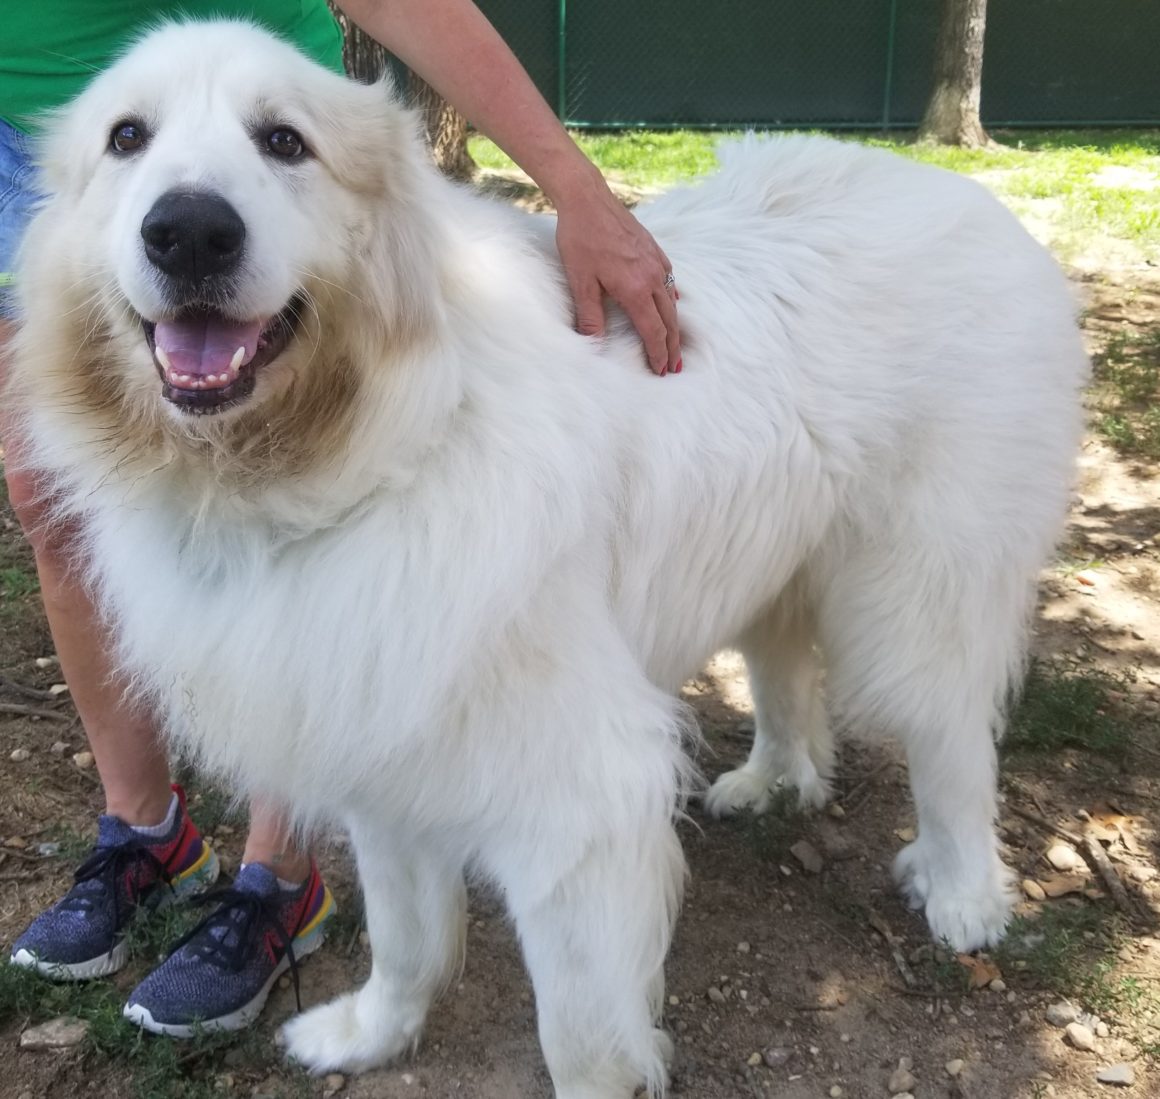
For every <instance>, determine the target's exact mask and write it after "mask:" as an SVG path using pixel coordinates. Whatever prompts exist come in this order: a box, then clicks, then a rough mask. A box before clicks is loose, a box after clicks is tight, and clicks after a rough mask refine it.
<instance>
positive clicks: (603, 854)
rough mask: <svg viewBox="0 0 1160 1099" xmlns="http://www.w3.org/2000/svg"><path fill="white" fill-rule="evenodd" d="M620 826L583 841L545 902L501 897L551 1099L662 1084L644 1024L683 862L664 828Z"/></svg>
mask: <svg viewBox="0 0 1160 1099" xmlns="http://www.w3.org/2000/svg"><path fill="white" fill-rule="evenodd" d="M568 812H575V810H574V809H571V810H570V809H569V808H568V807H567V806H564V807H561V809H560V813H561V815H563V814H566V813H568ZM630 824H631V830H630V831H626V832H621V831H618V832H617V833H616V834H608V833H605V834H603V835H600V836H598V837H595V838H593V840H592V841H591V842H590V843H589V844H587V845H586V852H585V854H584V856H583V857H582V859H581V861H580V863H579V864H578V865H576V866H575V867H573V869H572V870H570V871H569V872H568V873H567V874H565V876H564V877H563V878H561V879H559V880H558V881H556V883H555V884H554V885H553V886H552V887H551V888H550V889H549V890H548V892H547V894H546V895H540V896H538V897H533V896H529V895H527V894H525V892H524V890H523V886H522V884H521V883H516V888H515V889H512V888H508V890H507V892H508V896H509V899H510V901H511V903H512V911H513V914H514V915H515V918H516V926H517V929H518V931H519V934H520V939H521V942H522V944H523V949H524V956H525V959H526V961H527V966H528V969H529V971H530V973H531V976H532V982H533V984H534V986H535V991H536V1007H537V1012H538V1017H539V1033H540V1044H541V1047H542V1048H543V1051H544V1057H545V1060H546V1061H547V1064H548V1069H549V1071H550V1072H551V1075H552V1082H553V1084H554V1086H555V1093H556V1099H630V1097H631V1096H632V1095H634V1094H635V1092H636V1089H637V1088H638V1087H639V1086H640V1085H641V1084H645V1085H646V1086H647V1087H648V1088H649V1090H650V1094H654V1095H655V1094H657V1093H659V1092H660V1091H662V1090H663V1089H664V1086H665V1082H666V1080H667V1071H668V1070H667V1065H668V1061H669V1060H670V1059H671V1056H672V1042H671V1040H670V1039H669V1037H668V1035H666V1034H665V1033H664V1032H663V1031H662V1030H660V1029H659V1028H658V1027H657V1025H656V1024H657V1021H658V1020H659V1016H660V1012H661V1006H662V1003H663V997H664V968H663V966H664V959H665V955H666V953H667V951H668V946H669V940H670V937H671V934H672V922H673V919H674V917H675V915H676V909H677V906H678V903H679V898H680V893H681V888H682V884H683V877H684V858H683V856H682V854H681V850H680V844H679V842H678V840H677V837H676V833H675V831H674V829H673V827H672V825H671V823H670V822H669V820H668V819H665V820H664V821H659V820H644V819H640V818H638V819H637V820H636V821H631V822H630ZM508 884H509V883H506V882H505V886H507V885H508ZM525 900H526V902H527V903H525Z"/></svg>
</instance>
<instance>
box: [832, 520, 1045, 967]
mask: <svg viewBox="0 0 1160 1099" xmlns="http://www.w3.org/2000/svg"><path fill="white" fill-rule="evenodd" d="M902 559H905V560H906V561H907V568H906V569H904V570H900V569H898V568H897V561H899V560H902ZM1005 566H1006V567H1005ZM1025 575H1026V573H1025V572H1024V571H1023V570H1021V569H1018V568H1016V567H1014V566H1007V565H1006V562H1004V560H1003V558H1002V557H1001V556H1000V557H999V559H998V562H997V563H996V564H994V565H992V564H989V563H988V561H987V558H986V555H982V554H967V553H964V554H962V555H961V556H958V557H956V555H955V554H954V553H953V552H951V551H948V549H947V547H945V546H944V545H940V544H937V543H936V544H933V545H931V544H924V540H923V539H922V538H921V537H917V536H914V535H913V533H912V535H911V536H910V537H909V539H908V541H907V543H906V546H905V549H902V548H898V549H895V550H893V551H891V550H890V548H889V547H886V548H885V549H883V550H882V551H881V552H880V553H878V554H876V555H875V557H874V558H873V559H872V558H871V557H870V555H869V554H867V555H866V558H865V559H864V560H858V561H854V562H852V563H851V564H850V567H849V568H848V570H847V572H846V573H845V575H843V576H841V577H840V578H839V579H838V580H837V581H836V582H835V584H834V587H833V590H832V591H831V592H829V593H828V594H827V597H826V598H827V606H826V608H825V610H824V611H823V616H822V621H823V639H824V645H825V649H826V653H827V656H828V658H829V664H828V668H827V690H828V691H829V692H830V696H831V698H832V699H833V700H834V701H835V702H836V703H837V705H838V706H839V707H840V709H841V712H843V713H844V714H846V715H848V716H849V717H850V718H852V719H853V720H854V721H856V722H857V723H858V724H868V725H869V726H870V727H872V728H876V729H880V730H882V731H884V732H889V733H893V734H894V735H896V736H898V737H899V739H900V740H901V741H902V743H903V746H904V747H905V749H906V756H907V761H908V763H909V765H910V784H911V788H912V790H913V792H914V799H915V806H916V809H917V815H918V838H917V839H916V840H915V841H914V842H913V843H911V844H909V845H908V846H907V847H905V848H904V849H903V850H902V851H901V852H900V853H899V855H898V858H897V860H896V862H895V867H894V869H895V876H896V877H897V879H898V880H899V882H900V884H901V886H902V888H903V891H904V893H905V894H906V895H907V897H908V898H909V900H910V901H911V903H912V904H913V906H914V907H916V908H921V909H923V910H924V911H925V913H926V918H927V922H928V923H929V925H930V929H931V932H932V934H933V935H934V937H935V938H936V939H939V940H943V939H945V940H947V941H948V942H949V943H950V945H951V946H952V947H953V948H954V949H955V950H959V951H970V950H975V949H978V948H980V947H984V946H988V945H991V944H993V943H995V942H996V941H997V940H998V939H999V938H1000V937H1001V936H1002V934H1003V930H1004V928H1005V927H1006V924H1007V919H1008V916H1009V913H1010V909H1011V903H1012V895H1011V893H1012V891H1011V875H1010V872H1009V871H1008V870H1007V868H1006V867H1005V866H1004V865H1003V862H1002V860H1001V859H1000V856H999V844H998V839H997V837H996V834H995V829H994V822H995V817H996V809H997V798H996V774H997V759H996V750H995V743H994V731H995V727H996V725H997V723H998V721H999V720H1000V717H1001V714H1002V707H1003V703H1004V700H1005V695H1006V692H1007V689H1008V685H1009V683H1010V681H1011V679H1012V678H1013V676H1015V675H1016V674H1017V673H1018V670H1019V667H1020V655H1021V651H1022V637H1023V621H1024V610H1025V608H1026V606H1027V589H1028V588H1029V585H1028V584H1027V583H1026V581H1025V579H1024V577H1025Z"/></svg>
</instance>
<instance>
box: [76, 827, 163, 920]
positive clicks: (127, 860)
mask: <svg viewBox="0 0 1160 1099" xmlns="http://www.w3.org/2000/svg"><path fill="white" fill-rule="evenodd" d="M146 868H149V869H152V870H153V871H154V872H155V874H156V876H155V877H153V878H151V879H146V878H144V875H143V872H144V871H145V869H146ZM130 869H132V870H135V874H134V876H133V879H132V883H131V886H130V891H129V898H127V899H131V898H133V896H134V894H136V895H137V896H139V895H140V892H141V888H142V885H143V884H144V885H149V886H151V885H154V884H156V883H158V882H160V883H161V884H162V885H164V886H166V887H168V888H170V889H172V888H173V884H172V880H171V877H170V874H169V871H168V870H166V868H165V864H164V863H163V862H162V861H161V860H160V859H159V858H158V857H157V856H156V855H155V854H154V853H153V851H152V850H151V849H150V847H149V845H148V844H147V843H145V842H144V840H140V839H128V840H125V841H124V842H123V843H116V844H112V845H110V846H108V847H96V848H94V849H93V852H92V854H90V855H89V857H88V858H87V859H85V861H84V862H82V863H81V864H80V866H78V867H77V868H76V870H75V871H74V872H73V881H74V883H75V884H74V885H73V888H72V889H70V890H69V893H68V896H66V897H65V898H64V900H62V901H61V904H60V907H61V908H64V909H69V910H72V911H78V912H90V911H92V909H93V908H94V907H95V906H96V903H97V900H98V898H99V897H100V896H101V895H104V894H108V896H109V897H110V898H111V899H112V904H113V926H114V927H120V926H121V914H122V913H121V905H122V900H121V890H120V889H118V888H117V886H118V884H119V883H120V881H121V878H122V876H123V874H124V873H125V871H127V870H130Z"/></svg>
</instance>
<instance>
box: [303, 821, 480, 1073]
mask: <svg viewBox="0 0 1160 1099" xmlns="http://www.w3.org/2000/svg"><path fill="white" fill-rule="evenodd" d="M351 842H352V844H353V846H354V851H355V855H356V857H357V859H358V869H359V877H360V880H361V884H362V889H363V895H364V897H365V900H366V914H367V931H368V934H369V935H370V940H371V954H372V968H371V975H370V979H369V980H368V981H367V983H366V984H365V985H363V987H362V988H360V989H359V990H358V991H356V992H350V993H347V994H346V995H344V996H340V997H338V998H337V999H335V1000H332V1001H331V1002H330V1003H328V1004H324V1005H322V1006H321V1007H316V1008H314V1009H312V1010H310V1011H307V1012H305V1013H304V1014H302V1015H299V1016H297V1017H296V1018H293V1019H291V1020H290V1021H289V1022H288V1023H287V1024H286V1025H285V1027H284V1028H283V1035H284V1037H285V1040H286V1047H287V1051H288V1052H289V1054H290V1056H291V1057H293V1058H294V1059H295V1060H297V1061H300V1062H301V1063H302V1064H303V1065H305V1066H306V1067H307V1068H308V1069H310V1070H311V1071H312V1072H327V1071H330V1070H344V1071H348V1072H362V1071H364V1070H366V1069H371V1068H376V1067H378V1066H380V1065H383V1064H386V1063H387V1062H388V1061H391V1060H393V1059H394V1058H395V1057H398V1056H399V1055H400V1054H402V1053H404V1052H406V1051H407V1050H408V1049H410V1048H412V1047H414V1046H415V1044H416V1043H417V1042H418V1040H419V1035H420V1033H421V1032H422V1029H423V1023H424V1021H425V1020H426V1018H427V1010H428V1008H429V1007H430V1006H431V1001H432V1000H433V999H434V998H435V996H436V995H437V994H438V993H439V991H440V990H441V989H442V988H443V986H444V985H445V984H446V983H447V982H448V981H450V980H451V979H452V978H453V977H454V976H455V974H456V973H457V972H458V970H459V967H460V965H461V964H462V958H463V945H464V935H465V930H466V912H467V894H466V889H465V887H464V882H463V866H462V863H460V862H457V861H454V860H451V859H449V858H448V856H447V854H446V852H445V851H442V850H438V849H437V848H436V847H435V845H434V844H426V843H424V842H423V841H422V840H421V839H420V838H417V837H415V836H413V835H405V836H404V835H398V834H393V833H391V832H389V831H387V830H386V829H384V828H383V827H382V826H381V825H380V826H378V827H373V826H372V825H371V824H370V823H368V824H366V825H360V824H355V825H353V826H352V828H351Z"/></svg>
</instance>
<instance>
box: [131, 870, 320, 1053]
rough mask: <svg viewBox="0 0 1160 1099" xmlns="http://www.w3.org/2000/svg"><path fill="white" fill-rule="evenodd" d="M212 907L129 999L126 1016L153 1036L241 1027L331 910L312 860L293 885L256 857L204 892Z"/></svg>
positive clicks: (313, 940)
mask: <svg viewBox="0 0 1160 1099" xmlns="http://www.w3.org/2000/svg"><path fill="white" fill-rule="evenodd" d="M204 901H205V902H206V903H208V902H210V901H216V902H217V907H216V908H215V909H214V911H213V912H211V913H210V914H209V915H208V916H207V917H206V918H205V919H204V920H202V922H201V923H199V924H198V925H197V927H195V928H194V929H193V930H192V931H191V932H190V933H189V934H188V935H186V936H185V938H183V939H182V940H181V941H180V942H179V943H178V944H177V945H176V946H175V947H174V948H173V951H172V952H171V953H170V955H169V957H168V958H166V959H165V961H163V962H162V963H161V964H160V965H159V966H158V967H157V968H156V969H155V970H153V972H152V973H150V974H149V976H148V977H146V978H145V980H143V981H142V982H141V983H140V984H139V985H138V986H137V987H136V988H135V989H134V990H133V993H132V995H130V997H129V1002H128V1003H127V1004H126V1005H125V1011H124V1014H125V1018H126V1019H129V1020H130V1021H131V1022H134V1023H136V1024H137V1025H138V1026H140V1027H143V1028H144V1029H145V1030H148V1031H152V1032H153V1033H154V1034H168V1035H169V1036H170V1037H172V1038H192V1037H193V1036H194V1035H195V1034H197V1033H198V1032H199V1031H200V1032H203V1033H204V1032H207V1031H220V1030H241V1029H242V1028H243V1027H247V1026H249V1025H250V1024H251V1023H252V1022H253V1021H254V1020H255V1019H256V1018H257V1017H258V1015H259V1014H260V1013H261V1010H262V1008H263V1007H264V1006H265V1003H266V997H267V996H269V994H270V989H271V988H272V987H273V985H274V982H275V981H276V980H277V979H278V978H279V977H280V976H281V975H282V974H283V973H284V972H285V971H286V970H287V969H289V970H290V971H291V972H292V974H293V976H294V981H295V992H297V981H298V971H297V964H298V962H299V961H301V959H302V958H304V957H305V956H306V955H307V954H311V953H313V952H314V951H315V950H317V949H318V948H319V947H320V946H321V945H322V941H323V939H324V938H325V935H326V926H327V924H328V923H329V922H330V920H331V919H332V918H333V917H334V914H335V912H336V911H337V910H336V908H335V904H334V897H333V896H331V893H330V890H329V889H327V887H326V885H325V884H324V883H323V881H322V878H321V877H319V875H318V867H317V866H315V865H314V864H313V863H312V864H311V867H310V875H309V876H308V877H307V879H306V881H305V882H303V883H302V885H301V886H299V887H298V888H297V889H294V890H288V889H283V888H282V887H281V885H279V883H278V879H277V878H276V877H275V876H274V874H273V872H272V871H270V870H268V869H267V868H266V867H265V866H262V865H261V864H259V863H250V864H249V865H248V866H243V867H242V869H241V870H240V871H239V873H238V876H237V878H236V880H235V881H234V885H233V888H232V889H225V890H222V891H220V892H217V893H214V894H211V895H210V896H208V897H205V898H204Z"/></svg>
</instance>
